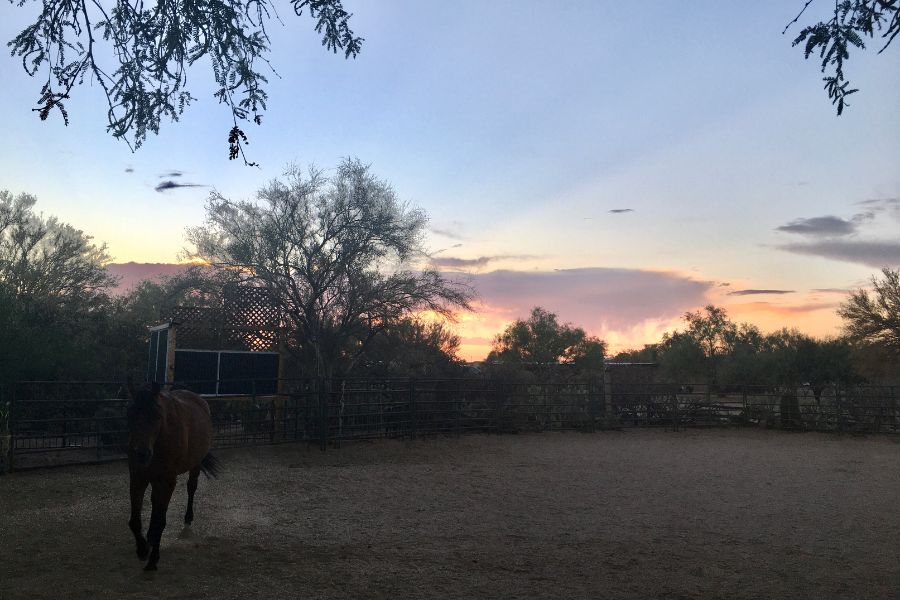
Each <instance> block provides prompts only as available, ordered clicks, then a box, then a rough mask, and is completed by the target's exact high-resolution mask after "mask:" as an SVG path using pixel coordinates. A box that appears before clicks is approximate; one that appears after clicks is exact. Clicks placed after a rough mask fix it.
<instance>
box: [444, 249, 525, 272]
mask: <svg viewBox="0 0 900 600" xmlns="http://www.w3.org/2000/svg"><path fill="white" fill-rule="evenodd" d="M460 245H461V244H457V246H460ZM454 247H456V246H454ZM535 258H540V257H539V256H532V255H530V254H504V255H498V256H479V257H478V258H457V257H455V256H444V257H438V258H432V259H431V265H432V266H433V267H435V268H437V269H471V268H477V267H485V266H487V265H488V264H489V263H492V262H495V261H498V260H532V259H535Z"/></svg>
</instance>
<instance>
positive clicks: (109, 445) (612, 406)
mask: <svg viewBox="0 0 900 600" xmlns="http://www.w3.org/2000/svg"><path fill="white" fill-rule="evenodd" d="M210 383H216V382H186V383H183V384H181V385H183V386H184V387H188V388H190V387H194V388H195V389H201V388H203V387H204V386H207V387H208V385H209V384H210ZM228 383H229V384H240V385H239V386H238V387H237V389H245V390H248V393H244V394H233V395H217V396H206V399H207V402H208V403H209V405H210V409H211V412H212V417H213V424H214V444H215V446H216V447H220V448H222V447H233V446H246V445H258V444H274V443H281V442H297V441H306V442H308V443H310V444H315V445H317V446H319V447H321V448H322V449H323V450H324V449H326V448H327V447H328V446H329V445H337V444H339V443H340V442H342V441H345V440H354V439H371V438H385V437H402V438H415V437H417V436H427V435H460V434H462V433H465V432H471V431H479V432H495V433H507V432H519V431H561V430H578V431H596V430H598V429H608V428H622V427H664V428H668V429H672V430H678V429H680V428H684V427H713V426H715V427H722V426H740V427H748V426H749V427H772V428H783V429H792V430H806V431H833V432H858V433H869V432H872V433H900V395H898V392H900V389H898V388H896V387H886V386H853V387H840V386H829V387H826V388H818V389H812V388H809V387H807V386H802V387H796V388H786V387H780V388H773V387H763V386H751V385H747V386H728V387H724V388H723V387H711V386H707V385H689V384H683V385H673V384H650V383H629V384H617V383H610V382H603V381H600V380H595V381H579V382H556V383H534V382H530V383H522V382H509V381H497V380H489V379H441V380H417V379H345V380H325V379H292V380H278V381H273V380H265V381H263V380H241V381H230V382H228ZM198 386H199V387H198ZM232 388H235V386H234V385H232ZM273 389H276V390H277V391H276V392H275V393H257V390H264V391H266V392H269V391H271V390H273ZM0 394H2V395H0V463H3V464H0V471H3V470H12V469H26V468H32V467H40V466H51V465H62V464H73V463H90V462H99V461H106V460H114V459H120V458H122V457H124V456H125V447H126V444H127V435H128V433H127V424H126V419H125V410H126V407H127V404H128V400H127V394H126V390H125V386H124V385H123V384H122V383H121V382H103V381H99V382H90V381H89V382H58V381H52V382H40V381H38V382H20V383H16V384H14V385H11V386H8V387H7V388H5V389H3V390H0Z"/></svg>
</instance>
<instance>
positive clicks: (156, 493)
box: [144, 477, 175, 571]
mask: <svg viewBox="0 0 900 600" xmlns="http://www.w3.org/2000/svg"><path fill="white" fill-rule="evenodd" d="M173 491H175V477H172V478H171V479H162V480H159V481H156V482H154V483H153V489H152V490H151V492H150V500H151V503H152V505H153V512H152V514H151V515H150V529H149V530H148V531H147V543H148V544H150V560H149V561H147V566H145V567H144V570H145V571H155V570H156V563H158V562H159V544H160V541H161V540H162V533H163V530H164V529H165V528H166V511H167V510H168V509H169V500H171V499H172V492H173Z"/></svg>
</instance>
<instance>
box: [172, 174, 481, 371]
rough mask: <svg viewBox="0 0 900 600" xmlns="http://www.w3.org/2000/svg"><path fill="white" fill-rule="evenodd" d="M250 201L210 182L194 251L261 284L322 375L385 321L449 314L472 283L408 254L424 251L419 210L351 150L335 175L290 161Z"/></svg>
mask: <svg viewBox="0 0 900 600" xmlns="http://www.w3.org/2000/svg"><path fill="white" fill-rule="evenodd" d="M258 196H259V200H261V201H262V203H257V202H246V201H241V202H234V201H231V200H229V199H227V198H224V197H223V196H221V195H220V194H218V193H216V192H213V193H212V194H211V195H210V198H209V201H208V204H207V222H206V224H205V225H204V226H200V227H196V228H192V229H189V231H188V240H189V241H190V242H191V243H193V244H194V245H195V247H196V252H195V256H196V257H197V258H201V259H203V260H204V261H205V262H208V263H209V264H211V265H213V266H214V267H215V268H217V269H220V270H226V271H230V272H238V273H241V274H242V275H243V276H244V277H245V279H246V281H247V282H248V283H250V284H254V285H259V286H262V287H264V288H265V289H266V290H267V291H268V292H269V294H270V296H271V298H272V300H273V301H274V302H275V303H276V305H277V306H279V307H280V309H281V310H282V311H283V314H284V315H285V318H286V320H287V323H286V324H287V325H288V327H289V329H290V330H291V331H292V339H291V340H290V342H291V345H290V348H291V350H292V351H293V352H294V353H295V354H296V355H297V356H299V357H301V358H302V362H303V363H304V364H305V365H307V367H308V368H311V369H313V370H314V372H315V373H317V374H321V375H327V376H330V375H334V374H346V373H347V372H349V371H350V370H352V368H353V367H354V366H355V364H356V363H357V362H358V361H359V360H360V359H361V358H362V357H363V355H364V354H365V352H366V350H367V347H368V346H369V344H370V343H371V342H372V340H373V339H375V338H376V337H377V336H378V335H379V334H382V333H383V332H384V331H385V330H386V329H387V328H388V327H390V326H391V325H392V324H395V323H397V322H398V321H400V320H401V319H404V318H408V317H410V316H411V315H413V314H415V313H417V312H420V311H431V312H433V313H436V314H438V315H440V316H444V317H452V316H453V313H454V310H455V309H457V308H463V309H468V307H469V301H470V299H471V291H470V290H469V289H468V288H466V287H465V286H463V285H461V284H457V283H453V282H451V281H448V280H446V279H444V278H443V277H442V276H441V275H440V274H439V273H437V272H435V271H430V270H425V271H421V272H417V271H414V270H412V269H411V268H410V263H411V262H412V261H413V260H415V259H417V258H419V257H421V256H423V255H424V254H423V248H422V242H421V239H422V235H423V232H424V228H425V224H426V218H425V215H424V214H423V213H422V212H421V211H420V210H416V209H412V208H409V207H407V206H405V205H404V204H402V203H401V202H400V201H399V200H398V199H397V196H396V193H395V192H394V190H393V189H392V188H391V186H390V185H388V184H387V183H386V182H384V181H382V180H380V179H378V178H377V177H375V176H374V175H373V174H372V173H371V172H370V170H369V167H368V166H366V165H364V164H362V163H360V162H359V161H358V160H352V159H346V160H344V161H343V162H341V163H340V164H339V165H338V167H337V169H336V172H335V174H334V176H332V177H330V178H329V177H325V175H324V174H323V172H322V171H321V170H317V169H314V168H310V169H309V172H308V174H306V175H304V174H303V173H302V172H301V171H300V170H299V169H297V168H291V169H290V170H289V171H288V172H287V173H286V177H285V180H284V181H279V180H275V181H273V182H271V183H270V184H269V185H268V186H266V187H264V188H263V189H261V190H260V191H259V194H258Z"/></svg>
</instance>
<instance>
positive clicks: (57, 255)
mask: <svg viewBox="0 0 900 600" xmlns="http://www.w3.org/2000/svg"><path fill="white" fill-rule="evenodd" d="M36 202H37V199H36V198H35V197H34V196H31V195H29V194H19V195H18V196H13V195H12V194H10V193H9V192H8V191H6V190H2V191H0V285H2V286H4V287H5V288H6V289H7V291H8V292H9V293H11V294H12V295H13V296H14V297H17V298H24V297H26V296H29V297H32V298H42V299H46V300H48V301H53V302H57V303H66V302H74V301H83V302H88V303H89V302H91V301H92V300H93V299H95V297H96V296H98V295H102V293H103V291H104V290H105V289H106V288H108V287H110V286H111V285H112V284H113V283H115V282H114V280H113V279H112V278H111V277H110V276H109V275H108V274H107V272H106V269H105V264H106V262H108V261H109V255H108V254H107V253H106V246H105V245H101V246H95V245H94V244H92V243H91V237H90V236H88V235H85V234H84V232H82V231H79V230H77V229H75V228H74V227H72V226H71V225H68V224H66V223H60V222H59V221H58V220H57V219H56V218H55V217H46V218H45V217H44V216H43V215H38V214H35V213H34V210H33V209H34V205H35V203H36Z"/></svg>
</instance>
